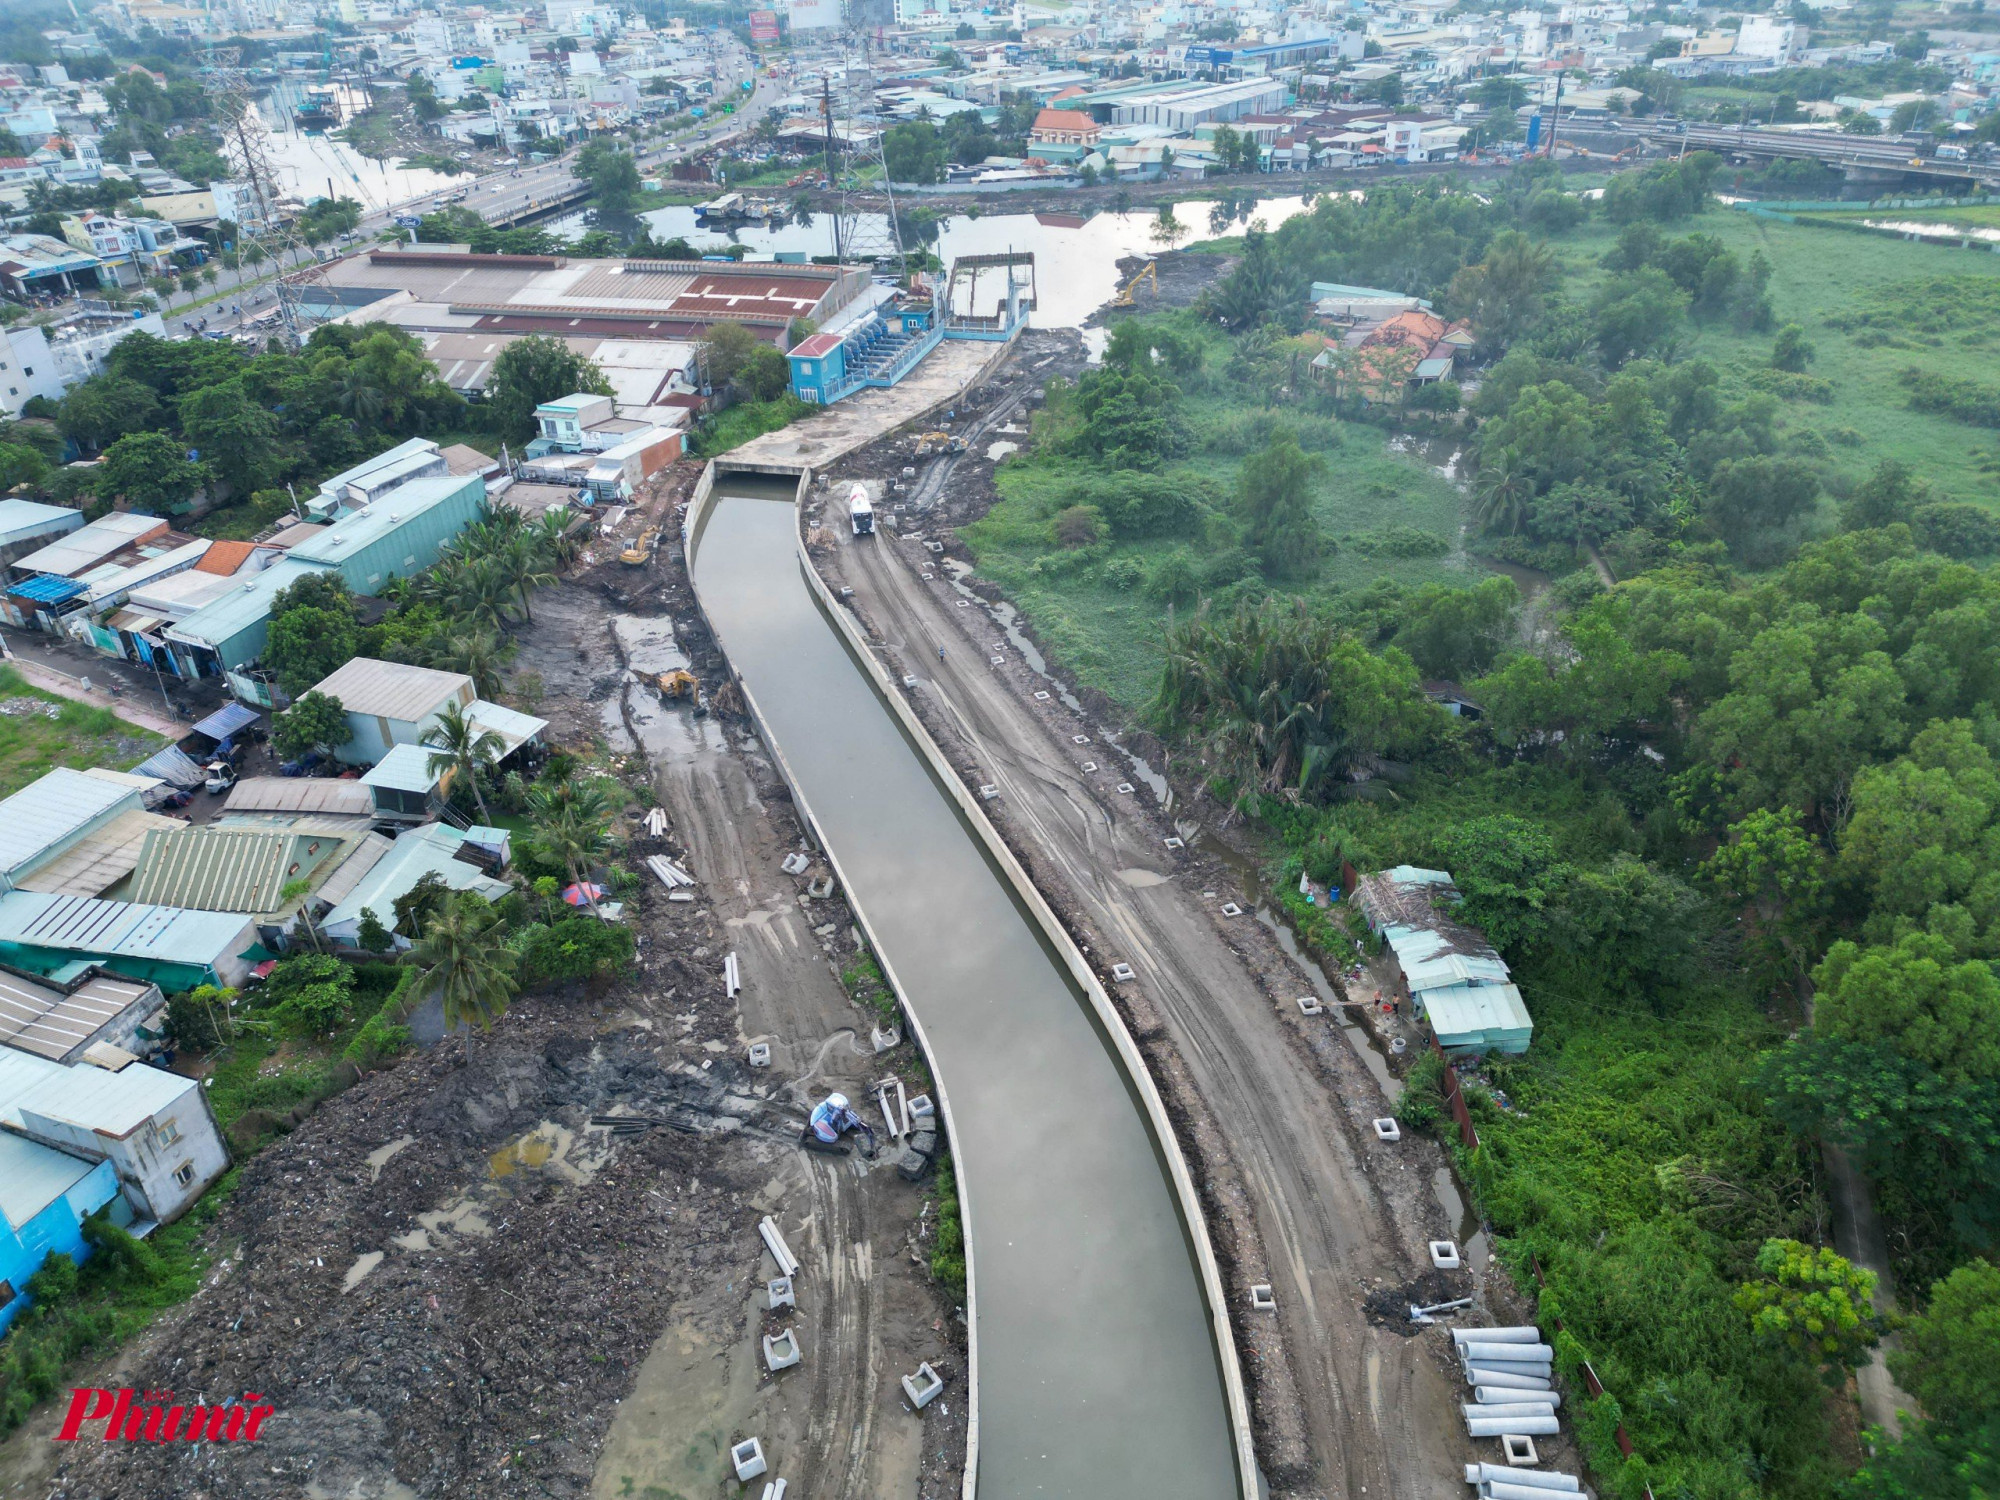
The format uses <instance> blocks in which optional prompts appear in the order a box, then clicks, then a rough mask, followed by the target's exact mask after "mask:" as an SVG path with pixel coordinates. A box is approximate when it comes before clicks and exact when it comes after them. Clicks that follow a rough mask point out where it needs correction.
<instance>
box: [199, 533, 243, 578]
mask: <svg viewBox="0 0 2000 1500" xmlns="http://www.w3.org/2000/svg"><path fill="white" fill-rule="evenodd" d="M256 550H257V545H256V543H254V542H210V543H209V544H208V551H206V552H204V553H203V554H202V555H201V561H200V562H198V563H196V564H195V565H194V566H195V571H196V572H198V573H213V574H215V575H217V576H218V577H221V578H227V577H228V576H229V575H230V574H232V573H234V572H235V571H236V570H237V569H238V568H240V567H242V566H243V564H245V563H246V562H248V561H249V560H250V555H251V553H253V552H255V551H256Z"/></svg>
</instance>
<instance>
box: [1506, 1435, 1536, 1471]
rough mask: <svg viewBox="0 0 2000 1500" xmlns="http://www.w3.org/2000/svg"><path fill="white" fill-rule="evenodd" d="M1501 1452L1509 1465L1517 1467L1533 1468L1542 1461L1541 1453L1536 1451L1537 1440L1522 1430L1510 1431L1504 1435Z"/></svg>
mask: <svg viewBox="0 0 2000 1500" xmlns="http://www.w3.org/2000/svg"><path fill="white" fill-rule="evenodd" d="M1500 1453H1501V1456H1502V1457H1504V1458H1505V1459H1506V1460H1507V1464H1508V1466H1509V1467H1510V1468H1515V1469H1532V1468H1533V1467H1534V1466H1535V1465H1536V1464H1538V1463H1540V1462H1541V1461H1542V1456H1541V1454H1539V1453H1537V1452H1536V1451H1535V1440H1534V1439H1533V1438H1531V1437H1529V1436H1528V1435H1527V1434H1526V1433H1522V1432H1510V1433H1507V1434H1505V1435H1504V1436H1502V1437H1501V1439H1500Z"/></svg>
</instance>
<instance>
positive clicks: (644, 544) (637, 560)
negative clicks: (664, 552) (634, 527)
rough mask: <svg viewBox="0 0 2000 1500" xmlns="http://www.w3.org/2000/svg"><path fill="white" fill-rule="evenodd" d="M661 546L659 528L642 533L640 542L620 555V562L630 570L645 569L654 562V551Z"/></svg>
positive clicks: (651, 528)
mask: <svg viewBox="0 0 2000 1500" xmlns="http://www.w3.org/2000/svg"><path fill="white" fill-rule="evenodd" d="M659 545H660V529H659V528H658V527H657V526H654V527H650V528H648V529H647V530H646V531H645V532H643V533H641V535H640V537H639V540H638V541H636V542H634V543H633V544H632V545H631V546H629V547H627V548H626V549H625V550H624V551H623V552H621V553H619V554H618V560H619V561H620V562H622V563H623V564H625V566H626V567H628V568H643V567H645V566H646V564H647V563H649V562H651V561H652V560H653V549H654V548H655V547H657V546H659Z"/></svg>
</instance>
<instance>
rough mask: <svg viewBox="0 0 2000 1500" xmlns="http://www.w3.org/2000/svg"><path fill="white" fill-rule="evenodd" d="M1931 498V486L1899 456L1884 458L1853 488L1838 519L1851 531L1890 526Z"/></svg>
mask: <svg viewBox="0 0 2000 1500" xmlns="http://www.w3.org/2000/svg"><path fill="white" fill-rule="evenodd" d="M1929 498H1930V486H1928V485H1927V484H1925V483H1924V482H1923V481H1922V480H1921V479H1918V478H1917V477H1916V472H1915V471H1914V470H1913V469H1911V467H1910V466H1909V465H1908V464H1906V463H1904V462H1903V461H1902V460H1901V459H1897V458H1885V459H1881V460H1879V461H1878V462H1877V463H1876V465H1875V471H1874V472H1873V473H1872V474H1870V475H1869V476H1868V478H1867V479H1866V480H1864V481H1863V482H1862V483H1861V484H1860V485H1858V486H1857V487H1856V488H1855V491H1854V493H1853V494H1852V495H1850V496H1848V498H1847V503H1846V504H1845V505H1844V506H1842V507H1841V512H1840V521H1841V524H1842V525H1843V526H1845V527H1846V528H1847V529H1848V530H1850V531H1864V530H1870V529H1873V528H1876V527H1882V526H1893V525H1895V524H1896V523H1897V522H1898V521H1907V520H1909V519H1910V517H1911V514H1912V513H1913V512H1914V511H1915V510H1916V508H1917V507H1918V506H1919V505H1921V504H1923V503H1924V501H1926V500H1927V499H1929Z"/></svg>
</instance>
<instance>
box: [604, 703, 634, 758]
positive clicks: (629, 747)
mask: <svg viewBox="0 0 2000 1500" xmlns="http://www.w3.org/2000/svg"><path fill="white" fill-rule="evenodd" d="M597 722H598V724H599V726H600V727H601V728H602V729H603V730H604V739H605V743H606V744H608V745H610V746H611V748H612V750H613V751H615V752H616V753H617V754H619V755H630V754H631V753H632V752H633V751H634V750H637V749H638V748H639V742H638V741H637V740H635V739H633V738H632V731H631V730H629V729H627V728H626V727H625V709H624V698H623V696H622V695H619V694H614V695H613V696H611V697H609V698H606V699H605V700H604V701H603V702H601V703H599V704H598V705H597Z"/></svg>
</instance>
